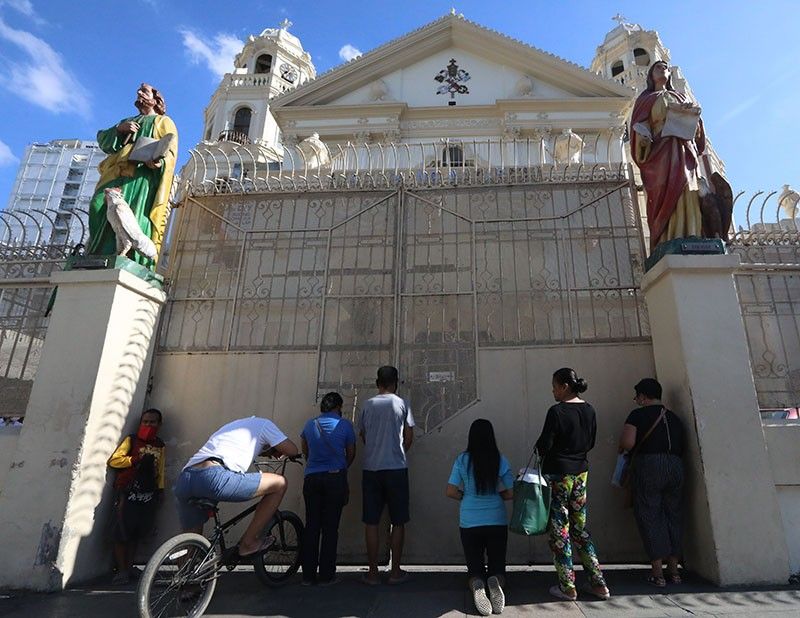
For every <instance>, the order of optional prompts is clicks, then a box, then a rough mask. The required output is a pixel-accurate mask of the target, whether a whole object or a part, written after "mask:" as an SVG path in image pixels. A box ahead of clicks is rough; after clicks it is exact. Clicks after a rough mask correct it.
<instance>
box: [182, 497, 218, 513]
mask: <svg viewBox="0 0 800 618" xmlns="http://www.w3.org/2000/svg"><path fill="white" fill-rule="evenodd" d="M188 502H189V504H191V505H192V506H196V507H198V508H200V509H209V510H211V511H215V512H216V511H217V510H219V507H218V506H217V502H216V500H212V499H211V498H189V500H188Z"/></svg>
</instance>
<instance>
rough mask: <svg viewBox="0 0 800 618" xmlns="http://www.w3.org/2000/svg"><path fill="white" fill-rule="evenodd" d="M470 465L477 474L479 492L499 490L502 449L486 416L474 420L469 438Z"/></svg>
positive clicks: (474, 473) (475, 474)
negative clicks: (498, 477)
mask: <svg viewBox="0 0 800 618" xmlns="http://www.w3.org/2000/svg"><path fill="white" fill-rule="evenodd" d="M465 452H466V453H468V454H469V466H470V468H472V474H473V475H474V476H475V486H476V487H477V489H478V493H479V494H492V493H494V492H496V491H497V476H498V474H499V473H500V451H499V450H498V449H497V442H496V440H495V439H494V427H492V423H491V422H489V421H488V420H486V419H485V418H479V419H476V420H475V421H473V422H472V425H471V426H470V428H469V438H468V439H467V450H466V451H465Z"/></svg>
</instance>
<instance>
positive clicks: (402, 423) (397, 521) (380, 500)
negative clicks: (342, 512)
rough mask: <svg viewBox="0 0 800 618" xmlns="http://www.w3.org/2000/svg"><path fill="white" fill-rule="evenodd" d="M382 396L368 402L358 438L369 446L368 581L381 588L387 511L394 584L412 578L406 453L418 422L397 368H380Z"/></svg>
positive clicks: (365, 483)
mask: <svg viewBox="0 0 800 618" xmlns="http://www.w3.org/2000/svg"><path fill="white" fill-rule="evenodd" d="M375 384H376V385H377V386H378V394H377V395H375V397H372V398H371V399H368V400H367V401H365V402H364V406H363V407H362V408H361V416H360V417H359V419H358V433H359V435H360V436H361V440H362V441H363V442H364V464H363V466H364V470H363V473H362V481H361V491H362V494H363V500H362V505H363V515H362V520H363V522H364V528H365V539H366V544H367V560H368V561H369V573H367V574H366V575H365V576H364V577H363V582H364V583H365V584H369V585H371V586H374V585H376V584H379V583H380V578H379V573H378V524H379V522H380V518H381V514H382V513H383V509H384V507H385V506H388V508H389V520H390V521H391V523H392V532H391V541H390V545H391V551H392V568H391V571H390V573H389V580H388V582H389V583H390V584H399V583H402V582H403V581H405V580H406V579H407V577H408V575H407V574H406V572H405V571H403V570H402V569H401V568H400V560H401V558H402V555H403V543H404V540H405V524H406V523H407V522H408V521H409V519H410V517H409V504H408V502H409V487H408V464H407V462H406V453H407V452H408V449H409V448H411V443H412V442H413V440H414V429H413V428H414V417H413V415H412V414H411V408H410V407H409V405H408V402H406V401H404V400H403V399H401V398H400V397H398V396H397V395H396V394H395V393H396V392H397V384H398V374H397V369H396V368H394V367H390V366H388V365H387V366H384V367H381V368H380V369H378V379H377V380H376V381H375Z"/></svg>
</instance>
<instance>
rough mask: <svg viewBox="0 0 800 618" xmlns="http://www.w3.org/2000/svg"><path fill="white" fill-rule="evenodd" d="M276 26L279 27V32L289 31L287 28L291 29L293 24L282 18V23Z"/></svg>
mask: <svg viewBox="0 0 800 618" xmlns="http://www.w3.org/2000/svg"><path fill="white" fill-rule="evenodd" d="M278 25H279V26H280V27H281V30H288V29H289V28H291V27H292V26H293V25H294V24H292V22H290V21H289V20H288V19H286V18H285V17H284V19H283V21H282V22H281V23H280V24H278Z"/></svg>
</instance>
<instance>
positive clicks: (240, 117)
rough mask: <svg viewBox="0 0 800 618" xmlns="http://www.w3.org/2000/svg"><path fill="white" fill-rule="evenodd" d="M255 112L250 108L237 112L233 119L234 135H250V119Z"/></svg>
mask: <svg viewBox="0 0 800 618" xmlns="http://www.w3.org/2000/svg"><path fill="white" fill-rule="evenodd" d="M252 115H253V112H252V111H251V110H250V108H249V107H241V108H239V109H238V110H236V115H235V116H234V117H233V131H234V133H241V134H243V135H249V133H250V118H251V116H252Z"/></svg>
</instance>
